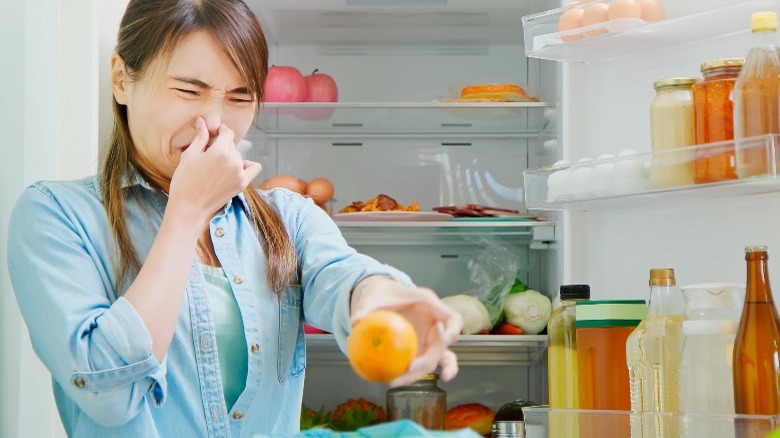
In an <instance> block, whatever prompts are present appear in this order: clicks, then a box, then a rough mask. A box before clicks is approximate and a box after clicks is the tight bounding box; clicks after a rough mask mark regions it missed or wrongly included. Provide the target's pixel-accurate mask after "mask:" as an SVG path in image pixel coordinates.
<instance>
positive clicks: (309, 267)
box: [296, 199, 412, 351]
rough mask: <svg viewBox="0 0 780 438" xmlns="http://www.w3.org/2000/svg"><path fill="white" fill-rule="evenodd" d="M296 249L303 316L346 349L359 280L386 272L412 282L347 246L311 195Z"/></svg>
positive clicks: (300, 220) (301, 217) (300, 222)
mask: <svg viewBox="0 0 780 438" xmlns="http://www.w3.org/2000/svg"><path fill="white" fill-rule="evenodd" d="M297 226H298V228H297V238H296V249H297V253H298V257H299V258H300V261H299V263H300V264H301V283H302V287H303V291H304V294H303V304H304V317H305V319H306V320H307V321H308V322H310V323H311V324H313V325H315V326H317V327H320V328H323V329H325V330H328V331H330V332H332V333H333V334H334V335H335V337H336V341H337V342H338V345H339V347H340V348H341V350H342V351H346V337H347V335H348V334H349V332H350V329H351V324H350V322H349V320H350V295H351V293H352V289H353V288H354V287H355V285H356V284H357V283H358V282H360V280H362V279H364V278H366V277H369V276H372V275H387V276H390V277H393V278H395V279H397V280H398V281H400V282H402V283H404V284H407V285H412V281H411V280H410V279H409V276H408V275H406V274H404V273H403V272H401V271H399V270H398V269H396V268H393V267H392V266H389V265H386V264H383V263H380V262H378V261H377V260H375V259H373V258H371V257H369V256H367V255H364V254H360V253H358V252H357V251H355V250H354V249H353V248H352V247H350V246H349V245H348V244H347V242H346V241H345V240H344V237H343V236H342V235H341V231H340V230H339V228H338V226H337V225H336V224H335V223H334V222H333V220H332V219H331V218H330V217H329V216H328V215H327V214H326V213H325V212H324V211H323V210H322V209H321V208H320V207H317V206H316V205H315V204H314V203H313V202H312V201H311V199H307V200H305V201H304V204H303V206H302V208H301V209H300V215H299V217H298V221H297Z"/></svg>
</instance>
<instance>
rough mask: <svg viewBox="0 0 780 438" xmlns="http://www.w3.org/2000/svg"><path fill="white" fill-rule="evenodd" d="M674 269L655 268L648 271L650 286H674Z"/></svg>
mask: <svg viewBox="0 0 780 438" xmlns="http://www.w3.org/2000/svg"><path fill="white" fill-rule="evenodd" d="M675 284H677V282H676V281H675V280H674V269H672V268H656V269H651V270H650V286H674V285H675Z"/></svg>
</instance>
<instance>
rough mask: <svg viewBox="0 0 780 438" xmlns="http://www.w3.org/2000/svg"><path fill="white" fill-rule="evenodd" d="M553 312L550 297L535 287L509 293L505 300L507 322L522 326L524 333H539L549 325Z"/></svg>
mask: <svg viewBox="0 0 780 438" xmlns="http://www.w3.org/2000/svg"><path fill="white" fill-rule="evenodd" d="M551 312H552V302H550V299H549V298H547V296H545V295H543V294H542V293H540V292H539V291H535V290H533V289H528V290H526V291H525V292H520V293H516V294H510V295H507V297H506V299H505V300H504V315H505V316H506V322H508V323H510V324H512V325H514V326H517V327H520V328H521V329H523V333H527V334H529V335H536V334H539V333H541V332H542V330H544V329H545V327H547V320H548V319H549V318H550V313H551Z"/></svg>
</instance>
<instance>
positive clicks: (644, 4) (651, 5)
mask: <svg viewBox="0 0 780 438" xmlns="http://www.w3.org/2000/svg"><path fill="white" fill-rule="evenodd" d="M639 6H640V7H641V8H642V19H643V20H645V21H661V20H663V19H664V18H666V14H665V13H664V5H662V4H661V2H660V1H659V0H639Z"/></svg>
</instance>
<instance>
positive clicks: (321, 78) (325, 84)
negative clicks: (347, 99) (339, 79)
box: [303, 70, 339, 102]
mask: <svg viewBox="0 0 780 438" xmlns="http://www.w3.org/2000/svg"><path fill="white" fill-rule="evenodd" d="M318 71H319V70H314V72H312V74H310V75H309V76H306V77H304V78H303V80H304V81H305V82H306V90H307V93H306V102H337V101H338V100H339V88H338V86H336V81H334V80H333V78H332V77H330V76H329V75H326V74H325V73H317V72H318Z"/></svg>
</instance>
